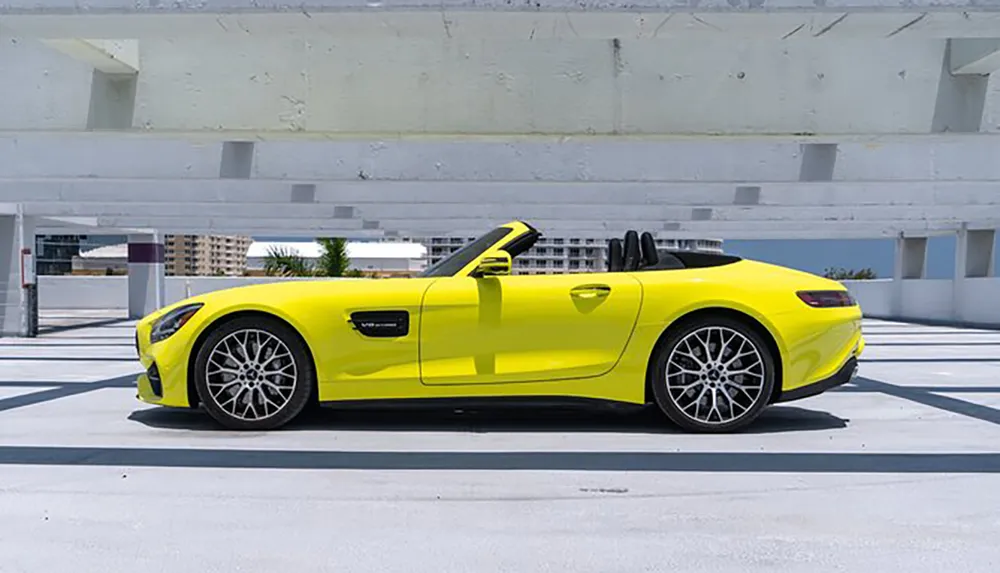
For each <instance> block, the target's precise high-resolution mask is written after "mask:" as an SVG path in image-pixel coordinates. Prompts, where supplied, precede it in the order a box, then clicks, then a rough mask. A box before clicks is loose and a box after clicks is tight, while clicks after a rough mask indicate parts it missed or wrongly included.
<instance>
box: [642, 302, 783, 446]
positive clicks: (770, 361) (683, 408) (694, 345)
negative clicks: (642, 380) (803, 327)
mask: <svg viewBox="0 0 1000 573" xmlns="http://www.w3.org/2000/svg"><path fill="white" fill-rule="evenodd" d="M774 360H775V357H774V356H772V355H771V353H770V351H769V350H768V347H767V344H765V342H764V340H763V339H762V338H761V337H760V335H759V334H757V332H755V331H754V330H753V329H752V328H750V327H748V326H747V325H746V324H744V323H742V322H740V321H739V320H734V319H731V318H729V317H724V316H708V317H700V318H697V319H694V320H692V321H689V322H686V323H684V324H683V325H682V326H680V327H679V328H677V329H676V330H675V331H674V332H671V333H670V335H668V337H667V339H666V340H665V341H664V343H663V344H660V345H659V346H658V348H657V350H656V354H655V356H654V368H653V370H652V377H653V379H652V381H651V382H652V387H653V394H654V396H655V398H656V403H657V405H658V406H659V407H660V409H661V410H663V412H664V413H665V414H666V415H667V417H669V418H670V420H671V421H673V422H674V423H675V424H677V425H679V426H681V427H682V428H684V429H686V430H689V431H696V432H727V431H734V430H739V429H742V428H744V427H746V426H747V425H748V424H750V423H751V422H753V421H754V420H755V419H756V418H757V416H759V415H760V412H761V411H762V410H763V409H764V407H765V406H767V402H768V399H769V397H770V396H771V391H772V389H773V388H774V383H775V382H774V377H775V374H774V373H775V367H774Z"/></svg>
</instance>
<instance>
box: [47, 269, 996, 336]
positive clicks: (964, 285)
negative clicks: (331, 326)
mask: <svg viewBox="0 0 1000 573" xmlns="http://www.w3.org/2000/svg"><path fill="white" fill-rule="evenodd" d="M288 280H310V279H286V278H277V277H167V280H166V297H165V298H166V300H165V301H164V303H165V304H171V303H174V302H177V301H179V300H182V299H184V298H186V297H187V296H189V295H190V296H194V295H199V294H203V293H206V292H212V291H216V290H220V289H225V288H231V287H237V286H243V285H251V284H261V283H269V282H277V281H288ZM331 280H337V279H331ZM843 283H844V285H846V286H847V288H848V289H849V290H850V291H851V293H852V294H853V295H854V296H855V298H857V299H858V302H859V303H860V304H861V308H862V310H863V311H864V313H865V316H869V317H873V318H889V319H902V320H915V321H940V322H959V323H968V324H978V325H984V326H1000V304H998V303H997V301H998V300H1000V279H996V278H975V279H965V280H963V281H960V282H959V284H958V286H957V288H953V282H952V281H951V280H930V279H920V280H917V279H912V280H904V281H903V283H902V286H901V288H899V289H897V285H896V284H895V282H894V281H893V280H892V279H876V280H870V281H843ZM38 294H39V296H38V305H39V308H40V309H125V308H127V306H128V278H127V277H123V276H113V277H103V276H98V277H89V276H87V277H84V276H41V277H38ZM897 297H898V300H897Z"/></svg>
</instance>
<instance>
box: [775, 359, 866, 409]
mask: <svg viewBox="0 0 1000 573" xmlns="http://www.w3.org/2000/svg"><path fill="white" fill-rule="evenodd" d="M857 375H858V359H857V358H856V357H854V356H851V358H849V359H848V360H847V362H845V363H844V365H843V366H841V367H840V370H838V371H837V372H836V374H834V375H833V376H830V377H829V378H824V379H823V380H819V381H818V382H813V383H812V384H808V385H806V386H800V387H798V388H795V389H794V390H788V391H785V392H782V393H781V395H780V396H778V399H777V400H775V403H779V402H791V401H793V400H801V399H803V398H809V397H811V396H815V395H817V394H822V393H823V392H826V391H827V390H829V389H831V388H836V387H837V386H843V385H844V384H847V383H848V382H850V381H851V380H853V379H854V377H855V376H857Z"/></svg>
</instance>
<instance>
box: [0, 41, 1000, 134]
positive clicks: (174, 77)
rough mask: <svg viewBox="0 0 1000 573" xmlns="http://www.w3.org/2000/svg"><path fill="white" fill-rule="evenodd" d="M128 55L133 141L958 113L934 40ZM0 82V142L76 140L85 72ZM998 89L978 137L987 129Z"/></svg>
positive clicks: (33, 65)
mask: <svg viewBox="0 0 1000 573" xmlns="http://www.w3.org/2000/svg"><path fill="white" fill-rule="evenodd" d="M874 53H877V54H878V57H877V58H873V57H871V56H872V54H874ZM140 57H141V68H142V72H141V73H140V75H139V80H138V84H137V87H136V95H135V101H134V119H133V121H132V125H133V126H134V127H136V128H141V129H154V130H156V129H163V130H167V129H171V130H174V129H179V130H202V129H205V130H219V129H258V130H280V131H322V132H403V133H438V132H448V133H581V134H587V133H650V134H655V133H831V134H837V133H925V132H928V131H930V130H931V129H932V128H935V126H936V124H935V121H937V122H938V125H937V126H936V127H937V128H938V129H943V127H942V126H944V123H942V122H945V123H946V122H947V121H946V120H948V118H950V117H951V115H950V114H948V113H944V112H943V111H942V109H941V106H942V105H944V106H946V107H948V106H951V103H949V102H951V100H953V99H955V97H956V96H955V93H954V90H953V89H945V88H948V86H942V82H941V80H942V74H941V71H942V62H943V59H944V57H945V41H944V40H940V39H914V40H910V39H906V40H904V39H897V40H894V41H892V42H883V41H879V40H864V39H860V40H858V39H850V38H845V39H839V40H837V43H836V49H831V45H830V44H829V43H827V42H819V41H803V42H777V41H754V40H747V41H728V40H723V39H717V40H713V41H704V42H698V43H692V42H691V41H690V40H687V39H645V40H642V41H630V40H628V39H623V40H621V41H620V42H617V43H616V42H613V41H611V40H607V41H604V40H597V39H585V38H579V39H552V40H535V41H531V42H525V41H521V40H505V39H482V40H478V41H468V40H459V39H449V38H446V37H442V38H427V39H400V40H395V41H385V40H384V39H382V38H377V39H376V38H363V37H362V38H358V37H353V38H338V39H332V38H330V37H328V36H313V37H301V36H298V37H292V36H260V35H256V36H247V37H246V38H245V39H240V38H238V37H237V38H231V37H227V39H226V40H225V41H224V42H220V41H219V38H214V37H205V36H189V37H184V38H176V39H172V38H148V39H144V40H142V43H141V48H140ZM0 77H2V78H4V81H3V82H0V101H3V102H5V104H8V102H13V104H12V105H4V106H2V107H0V129H40V128H41V129H83V128H85V127H86V126H87V117H88V111H89V109H90V105H89V100H90V96H91V84H92V81H93V77H92V73H91V70H90V68H89V67H88V66H86V65H84V64H82V63H79V62H76V61H74V60H72V59H70V58H69V57H68V56H65V55H62V54H59V53H57V52H55V51H54V50H51V49H50V48H48V47H46V46H44V45H42V44H41V43H39V42H38V41H37V40H32V39H24V38H21V39H19V38H12V37H9V36H0ZM946 83H947V82H946ZM997 84H998V82H997V81H996V80H994V81H992V82H990V84H989V85H988V87H987V90H988V97H987V98H986V103H985V104H984V109H983V113H982V122H981V127H982V129H983V130H988V131H1000V87H998V85H997ZM952 87H953V86H952ZM99 93H100V90H97V91H96V92H95V94H97V95H99ZM129 111H132V108H129ZM945 111H947V110H945ZM935 118H937V119H935ZM942 118H945V119H942Z"/></svg>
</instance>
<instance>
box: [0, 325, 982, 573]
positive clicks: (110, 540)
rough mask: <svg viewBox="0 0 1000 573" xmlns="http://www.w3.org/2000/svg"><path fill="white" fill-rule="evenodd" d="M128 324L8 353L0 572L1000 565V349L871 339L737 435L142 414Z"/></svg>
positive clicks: (0, 467)
mask: <svg viewBox="0 0 1000 573" xmlns="http://www.w3.org/2000/svg"><path fill="white" fill-rule="evenodd" d="M133 324H134V323H133V322H131V321H129V320H127V319H125V318H122V317H119V316H116V315H115V314H114V313H103V312H89V313H82V312H79V311H76V312H70V311H47V312H45V313H43V316H42V327H41V335H40V336H39V337H38V338H37V339H3V340H0V570H2V571H4V572H8V571H10V572H21V571H43V570H53V571H62V570H68V569H69V568H70V567H71V568H72V569H73V570H74V571H76V572H78V573H84V572H91V571H93V572H104V571H108V570H117V569H119V568H128V569H130V570H137V571H139V570H141V571H148V570H161V569H162V570H175V571H195V570H198V571H236V570H239V571H262V572H263V571H276V570H283V571H298V572H305V571H329V570H332V569H334V568H336V570H338V571H380V572H396V571H399V572H407V573H409V572H413V571H434V572H435V573H440V572H450V571H455V572H462V573H466V572H468V571H503V570H511V571H513V570H518V571H523V570H565V571H576V572H582V571H601V572H606V571H674V570H685V571H732V572H737V571H739V572H745V571H819V570H832V569H842V570H853V571H860V570H870V571H884V570H890V568H891V569H894V570H907V571H996V570H997V567H998V565H1000V549H997V544H996V539H997V535H998V534H1000V518H998V514H997V511H996V508H997V507H1000V488H998V487H997V484H998V483H1000V482H998V475H1000V453H997V448H996V444H997V443H998V439H1000V383H998V381H1000V332H998V331H989V330H972V329H960V328H948V327H939V326H916V325H911V324H903V323H896V322H884V321H875V320H867V321H866V322H865V325H864V328H865V332H866V336H867V339H868V343H869V346H868V349H867V350H866V355H865V358H864V360H863V362H862V365H861V378H859V379H858V380H857V381H856V382H855V383H853V384H850V385H848V386H845V387H842V388H840V389H838V390H835V391H831V392H829V393H827V394H824V395H821V396H817V397H814V398H809V399H806V400H803V401H801V402H796V403H792V404H787V405H781V406H775V407H772V408H771V409H770V410H768V411H767V412H766V413H765V414H764V415H763V416H762V417H761V419H760V420H759V422H758V423H756V424H755V425H754V426H753V427H752V428H751V429H750V430H749V431H747V432H745V433H742V434H736V435H720V436H702V435H688V434H682V433H679V432H678V431H676V430H674V429H672V428H671V427H670V426H668V425H667V424H666V423H664V422H663V421H661V419H660V418H659V417H658V416H656V415H653V414H642V413H640V414H637V415H628V416H621V415H610V414H607V415H606V414H596V413H589V412H571V411H561V412H547V411H502V410H500V411H481V412H461V411H459V412H455V411H438V412H420V413H405V414H401V413H398V412H395V413H393V412H378V411H371V412H361V411H353V412H335V411H325V410H324V411H319V412H317V413H315V414H312V415H310V416H307V417H306V418H305V419H303V420H302V421H300V422H298V423H296V424H295V425H294V426H293V427H292V428H291V429H289V430H287V431H280V432H273V433H238V432H229V431H223V430H220V429H218V428H217V427H216V426H215V425H214V424H213V423H212V422H211V420H210V419H209V418H208V417H207V416H206V415H203V414H200V413H192V412H186V411H177V410H168V409H161V408H156V407H150V406H147V405H144V404H141V403H139V402H138V401H136V399H135V388H134V384H133V380H134V376H135V374H136V373H137V372H138V371H139V366H138V364H137V363H136V361H135V354H134V348H133V343H132V327H133Z"/></svg>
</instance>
